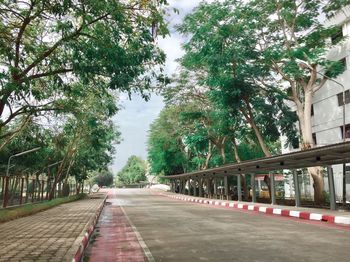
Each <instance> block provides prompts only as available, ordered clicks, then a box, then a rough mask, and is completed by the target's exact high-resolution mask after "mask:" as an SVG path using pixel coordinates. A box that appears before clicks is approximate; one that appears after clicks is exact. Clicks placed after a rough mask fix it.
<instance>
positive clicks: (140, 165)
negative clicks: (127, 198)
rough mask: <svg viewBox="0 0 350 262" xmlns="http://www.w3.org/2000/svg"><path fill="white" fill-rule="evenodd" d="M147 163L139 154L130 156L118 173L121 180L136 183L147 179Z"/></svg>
mask: <svg viewBox="0 0 350 262" xmlns="http://www.w3.org/2000/svg"><path fill="white" fill-rule="evenodd" d="M146 172H147V163H146V162H145V161H144V160H142V159H141V158H140V157H137V156H130V157H129V158H128V161H127V162H126V164H125V166H124V167H123V168H122V170H120V171H119V172H118V174H117V179H118V181H119V182H122V183H124V184H135V183H139V182H141V181H146V180H147V178H146Z"/></svg>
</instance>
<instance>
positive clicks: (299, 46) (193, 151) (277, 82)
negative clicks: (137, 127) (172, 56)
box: [148, 0, 349, 204]
mask: <svg viewBox="0 0 350 262" xmlns="http://www.w3.org/2000/svg"><path fill="white" fill-rule="evenodd" d="M347 4H349V1H298V0H286V1H271V0H252V1H240V0H228V1H213V2H211V3H207V2H202V3H201V4H199V5H198V7H196V8H195V9H194V10H193V11H192V13H190V14H188V15H187V16H186V17H185V18H184V20H183V21H182V23H181V24H179V25H178V26H177V31H178V32H179V33H181V34H182V35H183V36H184V38H185V39H186V40H185V42H184V43H183V49H184V51H185V54H184V55H183V57H182V58H181V59H180V60H179V61H180V64H181V68H180V70H179V73H177V74H176V75H174V76H173V78H172V83H171V84H170V85H168V86H167V88H166V89H165V90H163V91H162V94H163V96H164V98H165V103H166V107H165V109H164V110H163V111H162V112H161V113H160V115H159V117H158V119H156V120H155V121H154V123H153V124H152V125H151V130H150V135H149V141H148V147H149V151H148V158H149V162H150V165H151V172H152V173H154V174H161V175H174V174H179V173H184V172H190V171H193V170H203V169H207V168H210V167H215V166H219V165H222V164H226V163H232V162H237V163H239V162H240V161H242V160H248V159H254V158H258V157H262V156H266V157H269V156H271V155H275V154H279V153H280V148H281V146H280V142H279V141H280V136H281V135H285V136H286V137H287V143H286V144H285V145H282V146H292V147H294V148H296V147H300V148H301V149H302V150H306V149H309V148H313V147H314V146H315V143H314V140H313V137H312V130H311V114H312V110H311V107H312V97H313V96H314V94H315V93H316V92H317V91H318V90H320V89H321V88H323V87H324V86H325V85H326V84H327V81H329V78H334V77H336V76H338V75H339V74H341V73H342V72H343V71H344V66H343V64H342V62H341V61H330V60H327V56H326V53H327V51H328V50H330V49H331V48H333V47H335V46H337V45H340V44H341V39H339V38H334V36H335V35H337V33H338V32H339V30H341V29H339V27H338V26H329V27H325V23H324V20H325V19H326V18H330V17H332V16H333V15H334V14H335V13H336V12H337V11H338V10H340V9H341V8H342V7H343V6H344V5H347ZM290 106H292V107H294V108H295V109H296V110H295V111H291V109H290V108H291V107H290ZM297 121H298V123H299V124H297ZM297 130H299V132H297ZM308 172H309V174H310V175H311V176H312V178H313V184H314V189H315V203H317V204H319V203H321V202H323V201H324V197H323V196H324V193H323V192H324V184H323V183H324V182H323V177H322V176H323V169H322V168H320V167H314V168H309V169H308ZM265 178H266V179H265V181H266V183H267V186H268V187H269V180H268V179H267V177H265ZM242 181H243V183H244V181H245V178H244V176H242Z"/></svg>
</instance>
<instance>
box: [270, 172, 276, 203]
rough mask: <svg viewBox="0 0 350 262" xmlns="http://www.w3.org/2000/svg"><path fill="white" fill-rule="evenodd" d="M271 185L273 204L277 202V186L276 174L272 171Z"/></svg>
mask: <svg viewBox="0 0 350 262" xmlns="http://www.w3.org/2000/svg"><path fill="white" fill-rule="evenodd" d="M270 185H271V205H275V204H276V187H275V174H274V173H270Z"/></svg>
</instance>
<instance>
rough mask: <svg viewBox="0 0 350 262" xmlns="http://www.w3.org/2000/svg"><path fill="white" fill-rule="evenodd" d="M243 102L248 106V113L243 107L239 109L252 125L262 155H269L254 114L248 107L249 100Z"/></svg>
mask: <svg viewBox="0 0 350 262" xmlns="http://www.w3.org/2000/svg"><path fill="white" fill-rule="evenodd" d="M245 102H246V105H247V108H248V109H247V111H248V113H247V112H246V111H245V110H244V109H243V108H240V111H241V112H242V114H243V116H244V118H245V119H246V120H247V121H248V123H249V124H250V126H251V127H252V129H253V131H254V133H255V136H256V138H257V139H258V142H259V145H260V147H261V149H262V151H263V152H264V155H265V156H267V157H269V156H271V153H270V151H269V149H268V148H267V146H266V144H265V141H264V138H263V137H262V135H261V132H260V130H259V128H258V126H257V125H256V123H255V120H254V115H253V112H252V110H251V108H250V105H249V102H248V100H246V101H245Z"/></svg>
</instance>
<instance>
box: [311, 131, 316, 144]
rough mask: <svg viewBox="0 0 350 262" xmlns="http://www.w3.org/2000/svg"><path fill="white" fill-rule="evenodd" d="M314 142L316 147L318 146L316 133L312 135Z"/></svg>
mask: <svg viewBox="0 0 350 262" xmlns="http://www.w3.org/2000/svg"><path fill="white" fill-rule="evenodd" d="M312 140H313V141H314V145H317V139H316V133H312Z"/></svg>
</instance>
